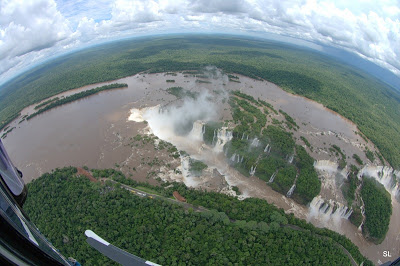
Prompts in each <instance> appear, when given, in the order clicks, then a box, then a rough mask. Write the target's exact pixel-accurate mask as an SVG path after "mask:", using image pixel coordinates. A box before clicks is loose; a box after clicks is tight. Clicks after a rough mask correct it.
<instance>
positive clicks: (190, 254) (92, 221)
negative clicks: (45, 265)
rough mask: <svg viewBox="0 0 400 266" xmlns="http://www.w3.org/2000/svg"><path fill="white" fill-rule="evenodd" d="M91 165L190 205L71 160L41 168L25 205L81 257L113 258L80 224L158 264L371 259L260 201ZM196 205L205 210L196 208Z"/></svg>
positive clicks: (65, 249)
mask: <svg viewBox="0 0 400 266" xmlns="http://www.w3.org/2000/svg"><path fill="white" fill-rule="evenodd" d="M92 172H93V173H94V176H97V178H100V177H102V178H108V179H112V180H115V181H117V182H121V183H125V184H128V185H131V186H136V187H138V186H143V188H147V189H150V190H152V191H155V192H156V193H157V194H159V195H164V196H165V197H170V196H171V195H172V192H173V191H178V192H179V194H181V195H182V196H183V197H185V198H186V199H187V201H188V202H189V204H192V205H193V208H184V207H183V206H182V205H180V204H175V203H173V202H171V201H170V200H164V199H162V198H149V197H144V198H141V197H138V196H137V195H135V194H133V193H130V192H129V191H128V190H126V189H123V188H121V185H119V184H118V183H111V182H110V181H105V182H91V181H90V180H89V179H88V178H87V177H84V176H77V175H76V173H77V169H76V168H74V167H68V168H63V169H56V170H55V171H53V172H51V173H46V174H44V175H43V176H41V177H40V178H38V179H36V180H34V181H33V182H31V183H29V184H28V190H29V196H28V198H27V201H26V203H25V206H24V210H25V211H26V212H27V214H28V215H29V216H30V218H31V220H32V221H33V222H34V223H35V224H36V225H37V226H38V228H39V229H40V230H41V232H42V233H43V234H44V235H46V237H48V238H49V240H50V241H51V242H52V243H53V244H54V245H55V246H56V247H58V248H59V249H60V251H61V252H62V253H63V254H65V255H66V256H72V257H74V258H76V259H78V260H79V261H80V262H81V263H83V264H95V265H99V264H108V265H109V264H111V263H112V262H111V261H110V260H108V259H107V258H106V257H104V256H103V255H101V254H100V253H98V252H97V251H96V250H94V249H93V248H91V247H90V246H89V245H88V244H87V243H86V241H85V236H84V231H85V230H86V229H91V230H93V231H94V232H96V233H97V234H98V235H100V236H102V237H103V238H105V239H106V240H107V241H109V242H111V243H113V244H114V245H116V246H119V247H121V248H123V249H125V250H127V251H128V252H131V253H133V254H135V255H138V256H140V257H143V258H145V259H147V260H150V261H153V262H155V263H159V264H162V265H169V264H182V263H183V264H202V265H206V264H207V265H215V264H235V263H238V264H246V265H248V264H258V265H260V264H273V265H284V264H285V265H287V264H296V265H300V264H330V265H351V263H352V262H351V258H353V259H354V260H355V261H356V262H357V263H358V264H360V263H364V265H373V264H372V263H371V262H370V261H369V260H367V259H365V258H364V257H363V256H362V255H361V254H360V252H359V250H358V248H357V247H356V246H355V245H354V244H353V243H351V241H350V240H348V239H347V238H346V237H344V236H342V235H340V234H337V233H335V232H333V231H330V230H327V229H319V228H316V227H314V226H313V225H311V224H308V223H306V222H305V221H304V220H300V219H297V218H295V217H294V216H293V215H292V214H291V215H286V214H285V213H284V212H283V210H282V209H278V208H276V207H275V206H273V205H271V204H268V203H267V202H266V201H265V200H261V199H254V198H249V199H246V200H243V201H240V200H238V199H237V198H236V197H232V196H227V195H223V194H220V193H210V192H204V191H198V190H193V189H188V188H187V187H185V186H184V185H183V184H177V183H173V184H170V183H163V184H162V186H158V187H153V186H150V185H149V184H139V183H137V182H135V181H134V180H132V179H127V178H125V177H124V176H123V174H122V173H120V172H118V171H115V170H112V169H109V170H100V171H99V170H92ZM196 206H203V207H205V208H206V209H205V210H203V211H200V212H195V211H194V208H196ZM115 221H118V223H115ZM346 250H347V252H349V254H351V256H349V254H346V252H345V251H346Z"/></svg>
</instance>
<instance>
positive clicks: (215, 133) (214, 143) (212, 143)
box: [211, 129, 217, 146]
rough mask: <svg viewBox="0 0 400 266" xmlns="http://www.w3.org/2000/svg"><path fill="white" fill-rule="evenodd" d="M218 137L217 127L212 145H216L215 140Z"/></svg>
mask: <svg viewBox="0 0 400 266" xmlns="http://www.w3.org/2000/svg"><path fill="white" fill-rule="evenodd" d="M216 138H217V130H216V129H214V136H213V140H212V143H211V145H213V146H214V145H215V140H216Z"/></svg>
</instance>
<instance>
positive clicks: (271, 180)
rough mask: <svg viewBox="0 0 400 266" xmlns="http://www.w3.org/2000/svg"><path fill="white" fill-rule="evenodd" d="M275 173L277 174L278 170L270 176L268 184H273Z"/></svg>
mask: <svg viewBox="0 0 400 266" xmlns="http://www.w3.org/2000/svg"><path fill="white" fill-rule="evenodd" d="M277 173H278V170H276V171H275V172H274V173H273V174H272V175H271V178H270V179H269V181H268V183H272V182H274V179H275V176H276V174H277Z"/></svg>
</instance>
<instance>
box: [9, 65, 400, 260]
mask: <svg viewBox="0 0 400 266" xmlns="http://www.w3.org/2000/svg"><path fill="white" fill-rule="evenodd" d="M239 77H240V82H241V83H237V82H229V81H226V80H224V81H223V82H221V80H217V81H215V80H212V83H211V84H203V83H202V84H199V83H196V78H194V77H185V76H184V75H183V74H178V75H177V76H170V75H165V74H161V73H160V74H140V75H135V76H132V77H127V78H123V79H119V80H116V81H111V82H105V83H100V84H95V85H90V86H86V87H83V88H79V89H76V90H73V91H69V92H66V93H63V94H60V95H58V96H62V95H64V96H66V95H70V94H73V93H76V92H79V91H82V90H87V89H90V88H94V87H97V86H102V85H106V84H110V83H114V82H119V83H127V84H128V88H122V89H115V90H111V91H104V92H101V93H99V94H96V95H93V96H90V97H88V98H84V99H81V100H78V101H75V102H72V103H69V104H66V105H63V106H60V107H57V108H55V109H52V110H50V111H48V112H45V113H43V114H41V115H38V116H36V117H34V118H33V119H31V120H29V121H23V122H21V123H19V121H20V119H16V120H15V121H14V122H12V124H11V125H10V127H13V126H16V129H15V130H13V131H12V132H11V133H10V134H9V135H8V136H7V137H6V138H5V139H4V145H5V146H6V148H7V150H8V153H9V155H10V157H11V158H12V160H13V162H14V163H15V165H16V166H17V167H18V168H19V169H20V170H21V171H22V172H23V173H24V180H25V181H26V182H30V181H31V180H32V179H34V178H37V177H38V176H40V175H41V174H43V173H45V172H48V171H51V169H54V168H56V167H64V166H69V165H74V166H83V165H86V166H88V167H89V168H119V169H120V170H121V171H123V172H124V173H125V174H126V175H127V176H132V178H134V179H137V180H139V181H148V182H151V183H152V182H153V181H154V179H152V178H149V176H148V173H149V172H154V171H158V169H159V168H162V167H161V166H160V165H157V164H150V162H152V161H151V160H153V159H154V158H156V157H157V158H159V159H160V160H161V161H163V162H165V163H166V162H168V164H170V165H171V166H170V168H171V169H173V168H174V167H178V166H179V165H180V163H181V162H180V160H179V159H171V157H169V156H168V154H165V152H162V151H157V150H154V148H153V147H152V145H150V144H140V145H139V146H137V145H138V143H137V142H133V141H132V139H131V137H132V136H135V135H137V134H138V132H139V133H142V134H144V133H145V131H146V124H144V123H136V122H132V121H129V120H128V118H129V116H130V114H131V112H130V111H131V110H132V109H134V108H136V109H141V108H144V107H151V106H156V105H159V104H161V105H163V104H165V103H169V102H172V101H174V100H175V97H174V96H172V95H170V94H168V93H166V92H165V89H167V88H169V87H171V86H182V87H184V88H187V89H189V90H192V91H197V90H199V88H200V87H204V88H206V89H208V90H211V91H212V90H214V91H215V90H222V91H223V90H242V91H243V92H246V93H247V94H250V95H253V96H254V97H255V98H258V97H259V98H261V99H263V100H267V101H268V102H270V103H271V104H272V105H273V106H274V107H275V109H276V110H279V109H282V110H283V111H285V112H286V113H288V114H289V115H290V116H292V117H293V118H294V119H295V121H296V122H297V124H298V125H299V126H300V129H299V130H298V131H297V132H294V136H295V137H296V138H299V136H307V139H308V140H309V141H310V142H311V143H312V145H313V146H315V147H317V148H315V149H314V150H313V152H311V151H309V152H310V153H311V155H312V156H313V157H314V158H315V159H318V160H335V156H334V155H332V154H330V153H329V152H328V151H327V150H328V148H329V147H330V145H329V144H336V145H338V146H339V147H340V148H341V149H342V150H343V151H344V152H345V153H346V154H347V155H350V157H351V155H352V154H354V153H357V154H358V155H359V156H360V157H361V158H362V159H363V160H364V161H367V159H366V157H365V154H364V152H362V151H363V149H364V147H366V146H368V147H369V148H370V149H371V150H374V147H373V146H372V145H371V144H370V143H368V144H367V143H366V142H365V141H364V140H363V139H362V138H360V137H359V136H358V135H357V134H355V132H356V131H357V127H356V126H355V125H354V124H352V123H351V122H349V121H348V120H346V119H344V118H342V117H340V116H339V115H337V114H336V113H334V112H331V111H329V110H328V109H326V108H324V107H323V106H322V105H321V104H318V103H316V102H313V101H310V100H308V99H305V98H303V97H300V96H295V95H292V94H289V93H287V92H285V91H283V90H282V89H280V88H279V87H277V86H276V85H274V84H272V83H268V82H266V81H256V80H253V79H250V78H247V77H243V76H239ZM168 79H174V80H175V83H167V82H166V80H168ZM226 109H227V104H225V105H223V104H221V106H220V110H219V111H218V112H219V113H218V114H217V116H220V117H218V119H221V118H223V119H228V118H229V114H227V111H226ZM32 112H33V106H31V107H28V108H26V109H24V110H23V111H22V116H23V115H25V114H30V113H32ZM271 116H272V117H276V118H277V119H279V117H278V116H274V115H273V114H272V115H271ZM297 143H299V144H302V145H303V143H301V142H300V141H299V140H297ZM135 145H136V146H135ZM196 153H198V151H195V150H193V151H192V154H196ZM198 156H199V155H198ZM203 158H204V157H203ZM200 159H201V156H200ZM146 160H147V161H146ZM349 160H350V162H351V159H349ZM153 162H154V161H153ZM206 162H207V163H208V164H209V165H212V166H214V167H216V168H218V170H219V172H220V173H221V174H222V175H223V176H225V179H226V180H223V182H222V181H221V182H219V183H218V186H223V185H224V184H226V183H227V184H229V185H237V186H238V187H239V188H240V190H241V191H242V193H243V194H244V197H259V198H264V199H266V200H267V201H268V202H271V203H274V204H276V205H277V206H278V207H281V208H283V209H285V211H287V212H292V213H294V214H295V215H296V216H297V217H299V218H303V219H307V217H308V216H309V215H308V214H309V213H308V208H307V207H305V206H301V205H298V204H296V203H295V202H293V201H292V200H291V199H288V198H286V197H285V196H283V195H281V194H279V193H277V192H275V191H273V190H272V189H271V188H270V187H269V186H267V185H266V183H265V182H264V181H261V180H259V179H258V178H256V177H251V178H245V177H243V176H242V175H240V174H239V173H237V172H236V171H234V170H233V169H231V168H229V167H228V166H227V164H223V163H221V162H222V160H220V158H219V157H218V156H217V157H208V159H207V160H206ZM157 168H158V169H157ZM133 169H135V170H133ZM208 181H210V180H208ZM208 181H207V182H208ZM207 184H208V186H213V184H211V183H209V182H208V183H207ZM399 216H400V206H399V204H398V202H396V201H395V202H394V204H393V215H392V219H391V222H390V226H389V232H388V234H387V237H386V239H385V241H384V242H383V243H382V244H380V245H378V246H376V245H374V244H371V243H369V242H367V241H366V240H365V239H364V238H363V237H362V234H361V233H360V232H359V231H357V228H355V226H353V225H352V224H351V223H350V222H349V221H347V220H344V219H342V220H341V223H340V225H339V226H336V227H332V229H334V230H336V231H338V232H340V233H342V234H345V235H346V236H347V237H349V238H350V239H351V240H352V241H353V242H354V243H355V244H356V245H357V246H358V247H359V248H360V250H361V252H362V253H363V254H364V255H365V256H366V257H368V258H370V259H371V260H373V261H374V263H379V262H385V261H388V260H390V258H385V257H383V251H386V250H387V251H390V253H391V254H392V256H393V257H398V256H400V251H399V250H400V232H399V230H400V217H399ZM310 221H311V222H312V223H313V224H315V225H317V226H326V224H325V223H323V222H321V221H320V220H318V219H310ZM393 257H392V258H393Z"/></svg>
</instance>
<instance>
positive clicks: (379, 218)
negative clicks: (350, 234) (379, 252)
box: [361, 178, 392, 243]
mask: <svg viewBox="0 0 400 266" xmlns="http://www.w3.org/2000/svg"><path fill="white" fill-rule="evenodd" d="M361 196H362V198H363V200H364V205H365V217H366V219H365V224H364V226H363V233H364V235H365V236H366V237H367V238H369V239H370V240H372V241H374V242H375V243H381V242H382V241H383V240H384V239H385V236H386V233H387V231H388V230H389V222H390V216H391V215H392V201H391V198H390V194H389V193H388V192H387V191H386V189H385V188H384V187H383V185H382V184H380V183H378V182H377V181H376V180H374V179H372V178H364V179H363V185H362V189H361Z"/></svg>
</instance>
